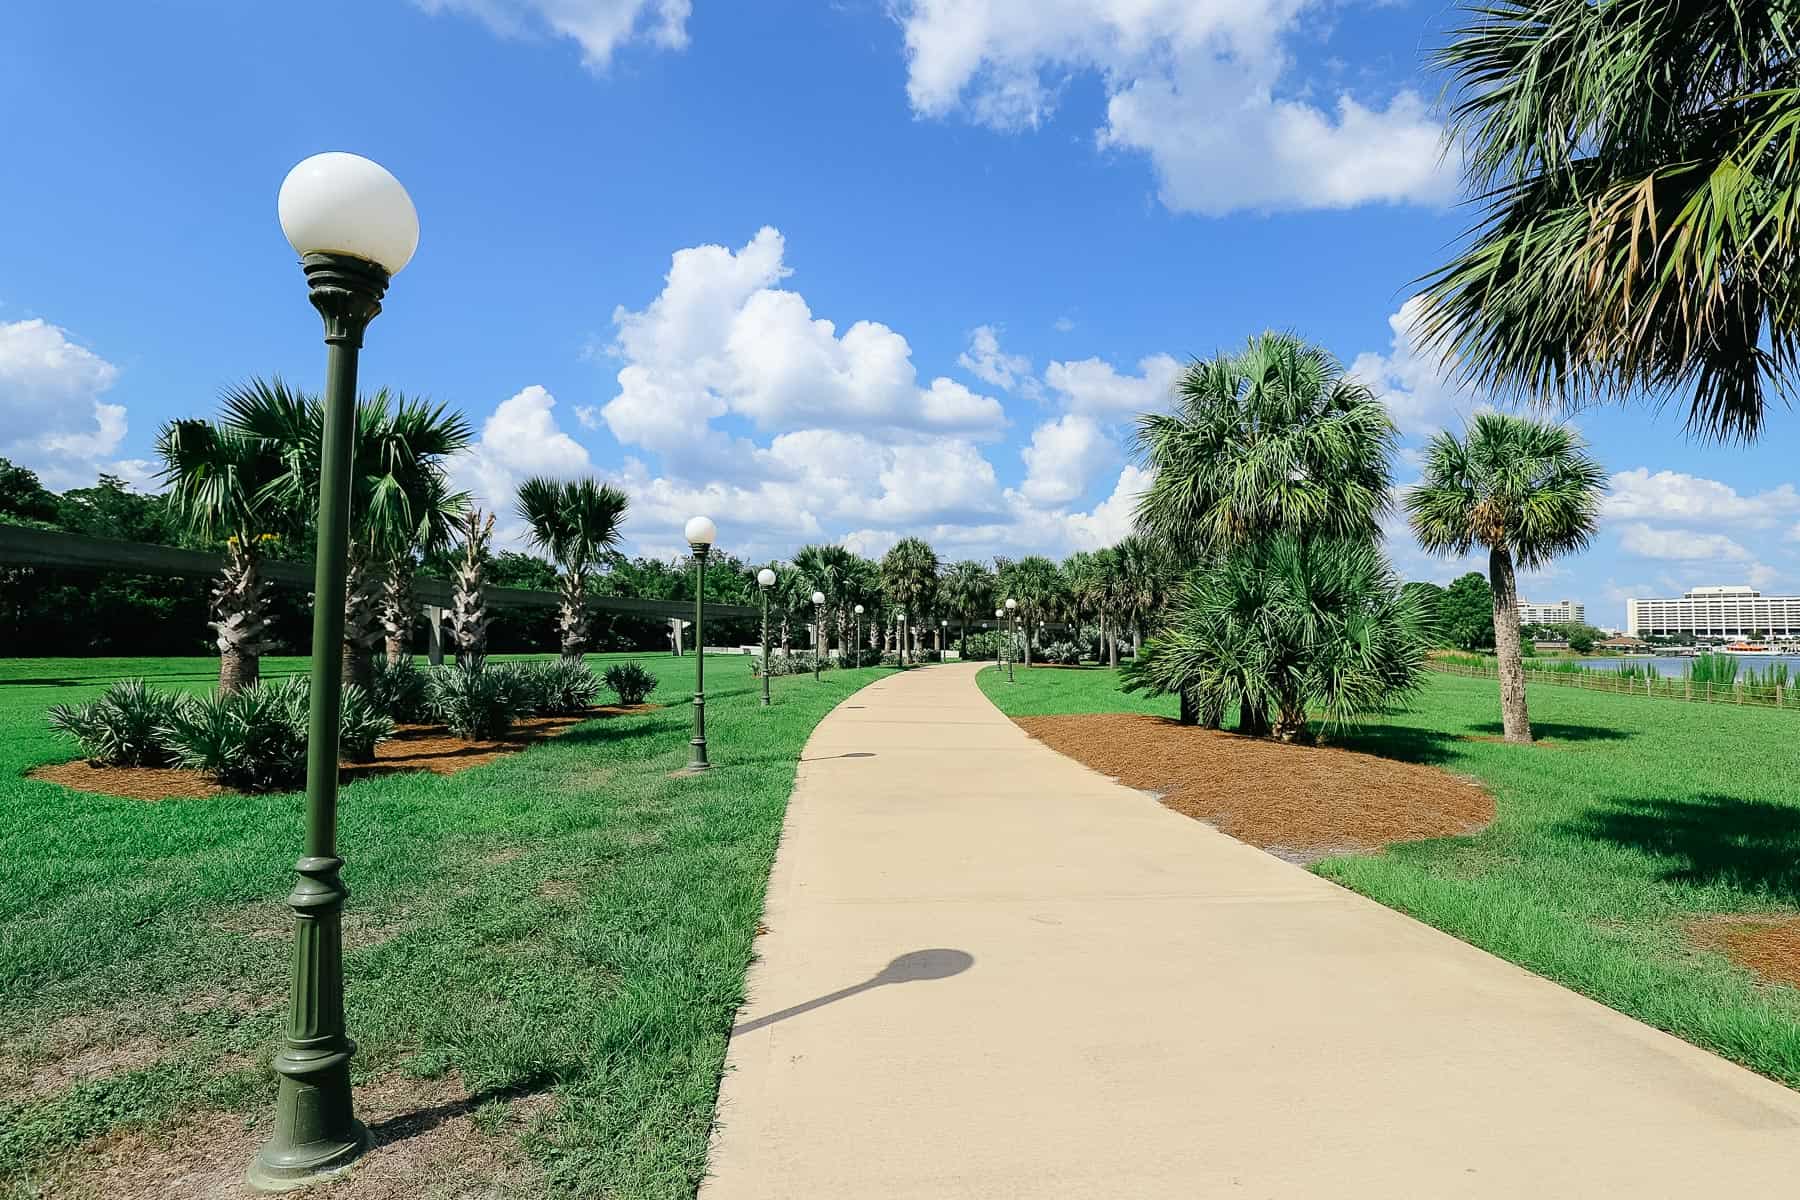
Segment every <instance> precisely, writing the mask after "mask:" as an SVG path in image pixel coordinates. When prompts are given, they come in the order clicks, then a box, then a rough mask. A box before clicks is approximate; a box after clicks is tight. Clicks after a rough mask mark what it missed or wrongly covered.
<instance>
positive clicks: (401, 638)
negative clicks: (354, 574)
mask: <svg viewBox="0 0 1800 1200" xmlns="http://www.w3.org/2000/svg"><path fill="white" fill-rule="evenodd" d="M418 615H419V604H418V600H417V599H416V598H415V597H414V596H413V561H412V557H411V556H410V555H402V556H401V557H399V558H396V559H395V560H394V561H393V562H391V563H389V564H388V569H387V579H386V581H385V582H384V584H383V586H382V590H381V627H382V632H383V633H384V634H385V635H386V638H387V660H388V661H389V662H390V663H397V662H399V661H400V660H401V659H404V658H410V657H412V631H413V624H414V622H415V621H417V620H418Z"/></svg>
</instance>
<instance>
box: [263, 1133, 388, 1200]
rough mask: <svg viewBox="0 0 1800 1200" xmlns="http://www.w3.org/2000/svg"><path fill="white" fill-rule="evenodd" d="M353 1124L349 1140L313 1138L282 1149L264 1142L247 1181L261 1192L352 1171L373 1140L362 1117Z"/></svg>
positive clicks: (286, 1189)
mask: <svg viewBox="0 0 1800 1200" xmlns="http://www.w3.org/2000/svg"><path fill="white" fill-rule="evenodd" d="M351 1126H352V1128H351V1140H350V1141H347V1142H311V1143H308V1144H307V1145H304V1146H293V1147H283V1148H281V1149H276V1148H275V1147H273V1146H264V1147H263V1148H262V1150H261V1151H260V1152H258V1154H257V1156H256V1157H255V1158H253V1159H251V1160H250V1169H249V1170H248V1171H247V1172H245V1174H244V1182H246V1183H248V1184H249V1185H250V1186H251V1187H253V1188H255V1189H256V1190H257V1191H259V1192H297V1191H299V1190H300V1189H301V1188H305V1187H311V1186H312V1185H313V1184H315V1183H323V1182H324V1181H326V1180H327V1179H332V1178H334V1177H336V1176H338V1175H340V1174H342V1173H343V1172H345V1171H348V1170H349V1169H350V1168H351V1166H352V1165H354V1164H355V1162H356V1160H357V1159H358V1158H360V1157H361V1156H362V1153H363V1151H365V1150H367V1149H368V1148H369V1146H370V1145H371V1144H372V1140H373V1139H371V1138H370V1137H369V1131H368V1129H367V1128H366V1127H364V1125H363V1123H362V1122H361V1121H352V1122H351Z"/></svg>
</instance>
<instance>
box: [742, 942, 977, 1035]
mask: <svg viewBox="0 0 1800 1200" xmlns="http://www.w3.org/2000/svg"><path fill="white" fill-rule="evenodd" d="M974 965H975V956H974V955H973V954H970V953H969V952H968V951H966V950H948V949H944V948H942V947H938V948H934V949H930V950H913V951H910V952H909V953H906V954H902V955H901V956H900V957H899V958H896V959H895V960H894V961H893V962H890V963H889V964H888V965H887V966H885V967H883V968H881V970H879V971H877V972H876V973H875V974H874V975H873V976H871V977H870V978H868V979H865V980H863V981H862V982H861V983H853V984H851V985H850V986H849V987H843V988H839V989H838V990H837V991H835V992H827V993H826V994H825V995H823V996H816V997H814V998H813V999H811V1000H808V1001H806V1002H805V1003H803V1004H795V1005H792V1006H790V1007H788V1008H784V1009H781V1010H780V1011H779V1012H772V1013H769V1014H768V1015H767V1016H762V1017H757V1018H756V1019H755V1020H752V1021H745V1022H744V1023H743V1024H742V1025H736V1026H733V1027H732V1030H731V1036H732V1037H742V1036H743V1035H744V1034H746V1033H751V1032H754V1031H755V1030H758V1029H761V1028H763V1027H764V1026H766V1025H773V1024H775V1023H776V1022H777V1021H785V1020H787V1019H788V1018H789V1017H797V1016H800V1015H801V1014H802V1013H809V1012H811V1011H812V1010H813V1009H815V1008H824V1007H825V1006H826V1005H827V1004H835V1003H837V1002H838V1001H839V1000H846V999H848V998H850V997H851V996H854V995H857V994H858V993H860V992H868V991H873V990H874V989H876V988H878V987H887V986H889V985H890V984H896V983H919V982H922V981H924V980H927V979H948V978H950V977H951V976H952V975H961V974H962V973H963V972H964V971H966V970H968V969H969V968H970V967H972V966H974Z"/></svg>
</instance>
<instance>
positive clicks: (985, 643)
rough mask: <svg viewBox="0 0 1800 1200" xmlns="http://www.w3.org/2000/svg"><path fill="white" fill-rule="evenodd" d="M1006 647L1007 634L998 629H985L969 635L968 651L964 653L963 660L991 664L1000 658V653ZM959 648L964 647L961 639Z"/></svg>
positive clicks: (958, 642) (958, 643) (958, 644)
mask: <svg viewBox="0 0 1800 1200" xmlns="http://www.w3.org/2000/svg"><path fill="white" fill-rule="evenodd" d="M1005 645H1006V634H1005V633H1003V632H1002V631H1000V630H998V629H983V630H981V631H980V632H978V633H971V634H970V635H969V639H968V649H967V650H965V651H964V652H963V658H964V659H966V660H967V661H969V662H991V661H992V660H994V659H996V658H999V657H1000V651H1001V649H1002V648H1003V647H1005ZM957 646H958V647H959V648H960V647H961V646H962V640H961V639H960V638H959V639H958V640H957Z"/></svg>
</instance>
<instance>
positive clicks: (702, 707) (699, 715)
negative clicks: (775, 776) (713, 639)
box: [682, 517, 719, 771]
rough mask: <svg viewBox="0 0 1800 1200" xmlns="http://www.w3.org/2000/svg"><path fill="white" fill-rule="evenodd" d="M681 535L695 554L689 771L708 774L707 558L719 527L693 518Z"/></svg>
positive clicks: (706, 519)
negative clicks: (691, 718)
mask: <svg viewBox="0 0 1800 1200" xmlns="http://www.w3.org/2000/svg"><path fill="white" fill-rule="evenodd" d="M682 532H683V534H684V536H686V538H687V543H688V548H689V549H691V550H693V552H694V737H693V740H692V741H691V742H690V743H689V744H690V745H691V746H693V748H694V752H693V755H692V756H691V757H690V759H689V761H688V765H687V769H688V770H689V771H705V770H708V769H709V768H711V766H712V763H711V762H709V761H708V760H707V757H706V559H707V556H708V555H710V554H711V553H712V544H713V540H714V539H715V538H717V537H718V536H719V527H718V526H716V525H714V524H713V523H712V520H711V519H710V518H708V517H690V518H689V519H688V523H687V528H686V529H684V530H683V531H682Z"/></svg>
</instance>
